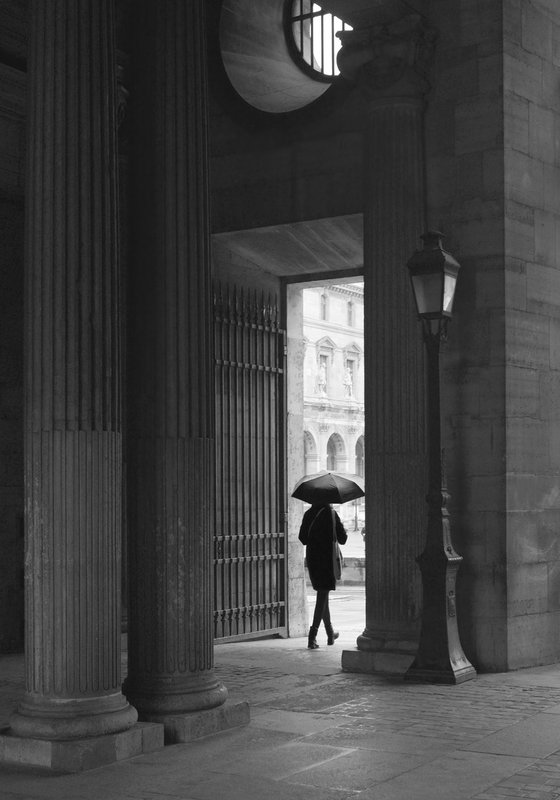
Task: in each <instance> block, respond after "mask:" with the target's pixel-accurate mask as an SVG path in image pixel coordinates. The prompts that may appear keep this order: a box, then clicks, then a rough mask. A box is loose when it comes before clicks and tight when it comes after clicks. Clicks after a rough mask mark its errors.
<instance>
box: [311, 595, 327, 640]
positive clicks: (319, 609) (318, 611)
mask: <svg viewBox="0 0 560 800" xmlns="http://www.w3.org/2000/svg"><path fill="white" fill-rule="evenodd" d="M325 608H326V609H327V614H328V613H329V592H328V589H318V590H317V597H316V599H315V611H314V612H313V623H312V627H313V628H316V629H317V630H319V625H320V624H321V621H322V620H323V619H324V618H325Z"/></svg>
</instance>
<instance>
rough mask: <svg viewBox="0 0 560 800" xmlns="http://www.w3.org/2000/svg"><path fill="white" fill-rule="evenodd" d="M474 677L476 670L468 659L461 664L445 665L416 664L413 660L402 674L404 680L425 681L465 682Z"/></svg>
mask: <svg viewBox="0 0 560 800" xmlns="http://www.w3.org/2000/svg"><path fill="white" fill-rule="evenodd" d="M473 678H476V670H475V668H474V667H473V665H472V664H470V663H469V662H468V661H467V662H466V663H463V664H452V663H451V661H450V662H449V664H448V665H447V667H443V666H440V665H437V666H433V667H430V666H424V667H422V666H418V665H417V664H416V662H415V661H414V662H413V663H412V664H411V665H410V667H409V668H408V670H407V671H406V672H405V674H404V679H405V681H425V682H426V683H447V684H457V683H465V681H471V680H473Z"/></svg>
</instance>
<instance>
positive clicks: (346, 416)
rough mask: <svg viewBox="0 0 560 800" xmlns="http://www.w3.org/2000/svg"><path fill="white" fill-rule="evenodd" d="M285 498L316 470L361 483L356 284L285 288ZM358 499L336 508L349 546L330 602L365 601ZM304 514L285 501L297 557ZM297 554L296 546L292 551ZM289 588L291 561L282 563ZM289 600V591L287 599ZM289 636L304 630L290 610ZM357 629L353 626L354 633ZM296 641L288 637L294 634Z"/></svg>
mask: <svg viewBox="0 0 560 800" xmlns="http://www.w3.org/2000/svg"><path fill="white" fill-rule="evenodd" d="M286 308H287V312H286V329H287V343H288V357H287V400H286V402H287V412H288V414H287V427H288V430H287V439H288V449H287V465H286V467H287V490H288V494H289V493H290V492H291V490H292V488H293V486H294V485H295V483H296V482H297V480H299V479H300V478H301V477H302V475H309V474H313V473H316V472H320V471H321V470H329V471H334V472H342V473H350V474H357V475H359V476H360V477H362V478H363V477H364V441H365V427H364V423H365V419H364V316H363V308H364V286H363V282H362V281H361V279H360V278H359V277H356V276H352V277H349V278H347V279H341V278H340V277H337V278H336V279H330V280H328V279H325V277H324V276H323V277H322V278H321V279H320V280H316V281H306V282H305V283H289V284H287V296H286ZM364 500H365V499H364V498H360V499H359V500H353V501H351V502H349V503H344V504H341V505H335V506H334V508H335V510H336V511H337V513H338V514H339V516H340V518H341V520H342V522H343V524H344V526H345V528H346V531H347V533H348V541H347V543H346V545H345V546H344V547H343V548H342V549H343V554H344V558H345V568H344V570H343V576H342V579H341V582H340V584H339V587H338V590H337V592H336V593H334V594H333V602H335V603H337V602H339V601H340V602H343V601H344V598H345V597H346V595H349V594H352V595H355V594H356V592H363V593H364V595H365V541H364V535H365V525H366V511H365V501H364ZM307 508H308V506H307V505H306V504H305V503H303V502H302V501H299V500H294V499H293V498H289V520H290V523H289V544H288V547H290V546H291V547H292V548H293V549H295V550H296V551H297V550H298V545H299V543H298V540H297V534H298V530H299V525H300V522H301V518H302V516H303V513H304V512H305V510H306V509H307ZM299 552H300V553H301V545H299ZM289 564H290V580H291V581H292V582H294V581H295V580H296V573H297V561H296V558H291V559H289ZM301 569H302V571H301V573H300V576H299V577H300V580H301V582H302V584H303V586H304V592H305V595H306V601H307V602H306V603H305V602H304V603H303V606H304V608H305V606H306V605H308V604H309V602H311V601H314V597H313V596H312V595H313V590H312V588H311V586H310V584H309V581H308V575H307V571H306V570H305V569H304V568H303V567H302V568H301ZM294 595H295V592H294V591H292V597H293V596H294ZM289 620H290V622H291V624H290V626H289V627H290V629H291V630H295V629H300V630H303V629H304V628H305V626H306V624H307V620H306V619H305V620H303V619H299V618H298V614H297V608H294V604H292V607H291V608H290V610H289ZM359 622H360V621H356V627H357V631H356V632H357V633H360V631H359V630H358V628H359ZM293 635H295V634H293Z"/></svg>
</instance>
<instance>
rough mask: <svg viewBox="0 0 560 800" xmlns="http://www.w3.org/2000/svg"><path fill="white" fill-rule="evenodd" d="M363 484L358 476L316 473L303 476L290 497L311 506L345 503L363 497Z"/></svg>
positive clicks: (338, 473) (339, 473) (340, 473)
mask: <svg viewBox="0 0 560 800" xmlns="http://www.w3.org/2000/svg"><path fill="white" fill-rule="evenodd" d="M364 494H365V492H364V484H363V479H362V478H360V476H359V475H347V474H344V473H342V472H318V473H317V474H316V475H305V476H304V477H303V478H301V480H299V481H298V482H297V483H296V486H295V489H294V491H293V492H292V497H296V498H297V499H298V500H304V501H305V502H306V503H311V504H312V505H319V504H320V503H346V502H348V500H355V499H356V498H357V497H363V496H364Z"/></svg>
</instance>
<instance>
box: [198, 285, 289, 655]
mask: <svg viewBox="0 0 560 800" xmlns="http://www.w3.org/2000/svg"><path fill="white" fill-rule="evenodd" d="M214 308H215V334H214V343H215V365H216V515H215V583H214V585H215V616H214V619H215V637H216V638H219V639H231V638H234V639H235V638H250V637H251V636H255V635H258V634H259V633H261V632H269V633H273V632H285V628H286V607H285V605H286V603H285V595H286V589H285V580H286V575H285V566H284V565H285V553H286V532H285V530H284V525H283V521H284V515H283V513H282V506H283V497H284V483H283V475H284V469H283V457H284V453H283V425H284V416H283V392H284V375H285V369H284V359H285V331H283V330H282V329H281V328H280V325H279V316H278V304H277V301H276V298H271V297H270V296H269V297H268V298H266V300H265V298H264V296H263V294H262V293H261V294H260V296H259V294H258V293H257V292H256V291H253V290H245V291H240V290H237V289H235V288H234V289H231V288H230V287H228V286H217V287H215V291H214ZM281 504H282V505H281Z"/></svg>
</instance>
